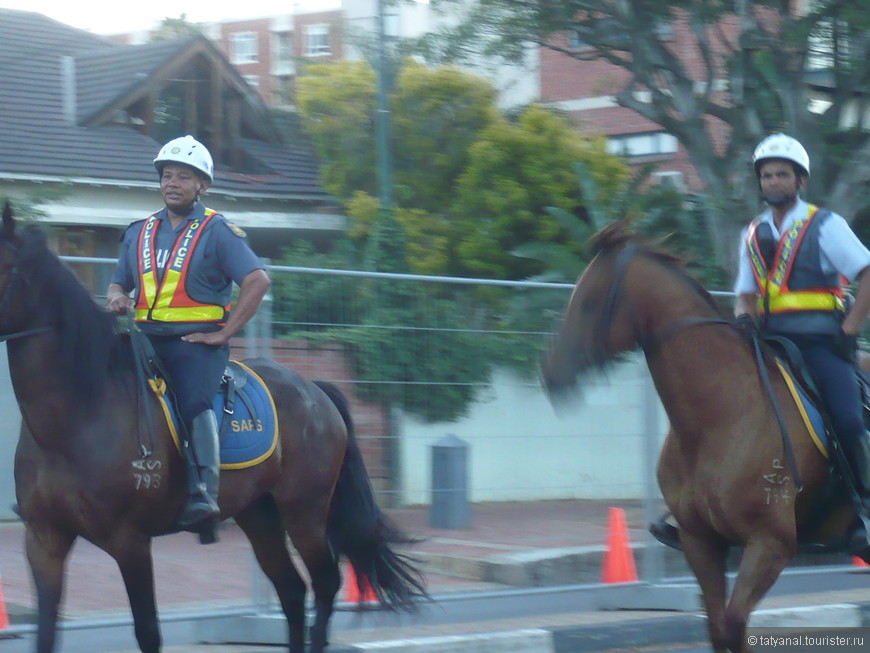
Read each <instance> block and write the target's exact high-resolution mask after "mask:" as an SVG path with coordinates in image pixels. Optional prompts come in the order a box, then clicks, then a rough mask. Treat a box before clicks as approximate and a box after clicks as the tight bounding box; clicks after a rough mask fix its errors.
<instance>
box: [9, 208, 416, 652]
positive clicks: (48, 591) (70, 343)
mask: <svg viewBox="0 0 870 653" xmlns="http://www.w3.org/2000/svg"><path fill="white" fill-rule="evenodd" d="M0 335H2V336H3V338H4V339H6V340H7V341H8V344H7V346H8V355H9V368H10V373H11V377H12V384H13V387H14V389H15V396H16V398H17V400H18V404H19V406H20V408H21V414H22V416H23V421H24V428H23V429H22V435H21V438H20V440H19V443H18V449H17V452H16V456H15V485H16V492H17V496H18V502H19V510H20V512H21V515H22V518H23V519H24V520H25V522H26V545H25V546H26V552H27V560H28V562H29V564H30V568H31V571H32V575H33V580H34V584H35V588H36V594H37V600H38V609H39V624H38V634H37V641H36V651H37V653H51V651H53V650H54V645H55V638H56V631H57V618H58V610H59V606H60V602H61V595H62V589H63V577H64V564H65V561H66V559H67V555H68V554H69V552H70V548H71V547H72V545H73V542H74V541H75V540H76V538H78V537H83V538H85V539H86V540H88V541H90V542H92V543H93V544H95V545H96V546H98V547H100V548H101V549H103V550H104V551H106V552H107V553H108V554H109V555H111V556H112V557H113V558H114V559H115V560H116V561H117V563H118V567H119V568H120V571H121V575H122V577H123V579H124V584H125V586H126V590H127V595H128V597H129V599H130V607H131V610H132V613H133V621H134V626H135V633H136V639H137V641H138V643H139V648H140V649H141V650H142V651H143V653H159V651H160V647H161V638H160V631H159V624H158V619H157V611H156V605H155V596H154V577H153V567H152V558H151V538H152V537H154V536H158V535H163V534H166V533H168V532H171V530H172V527H173V521H174V519H175V517H176V515H177V514H178V513H179V511H180V510H181V508H182V506H183V504H184V501H185V496H186V484H185V479H184V473H185V465H184V464H183V462H182V459H181V457H180V456H179V453H178V451H177V450H176V447H175V446H173V444H172V442H171V440H170V436H169V430H168V428H167V427H166V425H165V424H162V423H160V422H159V421H156V420H153V419H148V418H146V417H145V414H146V413H147V412H149V411H146V410H144V409H143V405H144V404H143V401H144V400H143V398H142V395H141V394H140V392H139V389H138V385H137V378H136V374H135V371H134V367H133V356H132V354H131V347H130V342H129V337H128V336H124V335H117V334H116V333H115V319H114V317H113V316H112V315H110V314H108V313H106V312H105V311H104V310H102V309H101V308H100V307H98V306H97V304H96V303H95V302H94V301H93V299H92V298H91V296H90V295H89V294H88V292H87V291H86V290H85V289H84V288H83V287H82V286H81V285H80V284H79V283H78V281H77V280H76V278H75V277H74V275H73V274H72V273H71V271H70V270H69V269H68V268H67V267H66V266H64V264H63V263H62V262H61V261H60V260H59V259H58V258H57V257H56V256H55V255H54V254H52V253H51V252H50V251H49V249H48V248H47V246H46V239H45V235H44V233H43V232H42V231H41V230H40V229H39V228H38V227H36V226H27V227H23V228H22V227H20V226H17V225H16V223H15V221H14V219H13V217H12V213H11V210H10V209H9V207H8V205H7V207H6V209H5V210H4V213H3V224H2V227H0ZM248 364H249V366H250V367H251V368H252V369H253V370H255V371H256V373H257V374H258V375H259V376H260V377H261V378H262V379H263V380H264V381H265V382H266V384H267V386H268V387H269V389H270V391H271V393H272V396H273V398H274V402H275V405H276V409H277V414H278V422H279V429H280V440H279V444H278V446H277V448H276V450H275V451H274V453H273V454H272V455H271V456H270V457H268V458H267V459H266V460H265V461H264V462H262V463H260V464H258V465H256V466H254V467H250V468H247V469H240V470H230V471H224V472H223V473H222V475H221V484H220V506H221V514H222V517H223V518H229V517H233V518H235V520H236V522H237V523H238V525H239V526H240V527H241V529H242V530H243V531H244V532H245V534H246V535H247V537H248V538H249V540H250V542H251V545H252V547H253V549H254V553H255V554H256V557H257V561H258V562H259V564H260V566H261V567H262V569H263V571H264V572H265V574H266V576H267V577H268V578H269V579H270V581H271V582H272V584H273V585H274V587H275V590H276V592H277V595H278V599H279V601H280V604H281V609H282V610H283V612H284V615H285V616H286V618H287V622H288V627H289V636H288V644H289V650H290V651H291V652H293V653H302V651H304V650H305V641H304V640H305V635H306V631H305V595H306V584H305V582H304V581H303V579H302V577H301V576H300V574H299V572H298V571H297V570H296V568H295V566H294V564H293V562H292V560H291V557H290V555H289V553H288V549H287V544H286V536H289V537H290V539H291V541H292V542H293V545H294V546H295V548H296V550H297V551H298V552H299V555H300V557H301V558H302V560H303V562H304V564H305V567H306V568H307V570H308V573H309V575H310V578H311V585H312V589H313V592H314V605H315V609H316V617H315V620H314V624H313V626H312V627H311V631H310V650H311V651H313V652H315V653H320V652H322V651H323V650H324V647H325V646H326V645H327V627H328V622H329V619H330V616H331V614H332V610H333V602H334V599H335V595H336V592H337V591H338V589H339V585H340V572H339V566H338V559H337V557H338V556H340V555H344V556H346V557H347V558H348V559H349V561H350V562H351V564H352V566H353V568H354V570H355V573H356V575H357V578H358V580H359V582H360V583H363V582H369V583H370V584H371V585H372V586H373V587H374V589H375V591H376V593H377V595H378V598H379V599H380V601H381V603H383V604H384V605H386V606H388V607H392V608H402V609H411V608H412V607H413V605H414V603H415V601H416V599H417V598H419V597H423V596H425V595H426V592H425V588H424V585H423V582H422V578H421V577H420V575H419V574H418V573H417V571H416V570H415V569H414V568H413V566H412V565H411V564H410V562H409V561H408V559H406V558H404V557H403V556H401V555H400V554H398V553H396V552H395V551H394V550H393V549H392V547H391V544H395V543H404V542H407V541H408V540H407V538H405V537H404V536H403V535H402V534H401V533H400V532H399V531H398V530H397V529H396V528H395V527H394V526H393V525H392V524H391V523H390V521H389V520H388V519H387V518H386V516H385V515H384V514H383V513H382V512H381V510H380V509H379V508H378V506H377V504H376V503H375V497H374V494H373V491H372V487H371V484H370V482H369V478H368V475H367V473H366V470H365V466H364V464H363V460H362V457H361V454H360V450H359V448H358V446H357V443H356V441H355V439H354V436H353V426H352V422H351V418H350V413H349V411H348V406H347V402H346V400H345V398H344V396H343V395H342V394H341V392H340V391H338V389H337V388H335V386H332V385H330V384H326V383H314V382H311V381H308V380H306V379H305V378H303V377H301V376H299V375H298V374H295V373H293V372H291V371H289V370H287V369H285V368H283V367H281V366H278V365H276V364H274V363H271V362H269V361H266V360H254V361H250V362H249V363H248ZM149 401H151V403H152V405H151V406H150V413H151V415H152V416H153V415H157V414H159V407H158V404H157V403H156V401H155V400H154V399H153V397H149ZM149 424H154V425H155V429H154V432H153V433H149V432H148V428H149ZM143 441H145V442H150V444H151V448H152V449H153V450H152V451H151V452H150V453H148V452H145V451H143V448H142V447H141V443H142V442H143ZM192 544H193V543H192Z"/></svg>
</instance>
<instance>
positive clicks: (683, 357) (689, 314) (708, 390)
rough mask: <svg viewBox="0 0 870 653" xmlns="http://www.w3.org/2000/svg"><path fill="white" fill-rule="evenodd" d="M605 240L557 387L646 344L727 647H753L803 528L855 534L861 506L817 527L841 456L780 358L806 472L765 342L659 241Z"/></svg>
mask: <svg viewBox="0 0 870 653" xmlns="http://www.w3.org/2000/svg"><path fill="white" fill-rule="evenodd" d="M593 247H594V248H595V249H596V251H597V255H596V256H595V258H594V259H593V260H592V262H591V263H590V264H589V266H588V267H587V268H586V270H585V271H584V272H583V274H582V276H581V277H580V279H579V281H578V282H577V285H576V287H575V288H574V291H573V294H572V296H571V299H570V302H569V303H568V307H567V309H566V311H565V314H564V318H563V323H562V325H561V328H560V330H559V333H558V336H557V337H556V339H555V342H554V343H553V345H552V347H551V349H550V351H549V353H548V355H547V357H546V359H545V361H544V365H543V370H542V375H543V382H544V384H545V386H546V387H547V389H548V391H549V392H550V394H551V397H554V398H556V397H558V396H559V395H560V394H564V391H566V390H568V389H570V388H572V387H573V386H574V385H575V383H576V381H577V380H578V375H580V377H582V375H583V373H585V372H589V371H591V370H594V369H596V368H601V367H603V366H605V365H607V364H608V363H610V362H612V361H613V360H614V357H615V356H616V355H617V354H618V353H620V352H625V351H629V350H634V349H636V348H637V347H638V346H639V347H641V348H642V349H643V352H644V354H645V357H646V361H647V364H648V366H649V370H650V373H651V374H652V378H653V381H654V383H655V386H656V389H657V390H658V394H659V397H660V398H661V401H662V403H663V405H664V408H665V410H666V412H667V414H668V417H669V419H670V427H671V428H670V432H669V433H668V435H667V438H666V440H665V443H664V448H663V450H662V453H661V458H660V460H659V466H658V480H659V485H660V486H661V490H662V493H663V495H664V499H665V502H666V503H667V505H668V508H669V509H670V510H671V511H672V512H673V514H674V517H675V518H676V521H677V522H678V525H679V539H680V543H681V545H682V549H683V551H684V553H685V556H686V560H687V561H688V563H689V565H690V567H691V569H692V571H693V572H694V574H695V576H696V578H697V580H698V583H699V585H700V587H701V591H702V593H703V602H704V607H705V608H706V612H707V618H708V630H709V635H710V640H711V643H712V645H713V649H714V650H715V651H717V653H721V652H724V651H726V650H729V651H748V650H749V648H748V646H747V644H746V625H747V621H748V619H749V615H750V613H751V611H752V610H753V608H754V607H755V605H756V604H757V603H758V601H759V600H761V598H762V597H763V596H764V595H765V593H766V592H767V591H768V589H769V588H770V587H771V585H773V583H774V582H775V581H776V579H777V577H778V576H779V574H780V572H782V570H783V568H784V567H785V566H786V565H787V564H788V562H789V561H790V560H791V558H792V556H793V555H794V554H795V551H796V548H797V545H798V533H799V532H801V531H802V530H806V529H808V528H812V530H813V531H814V532H813V533H807V534H806V535H807V537H808V538H810V539H811V540H813V541H823V542H824V541H832V540H835V539H836V538H840V540H841V541H843V542H845V541H846V538H845V535H846V533H847V532H848V529H849V525H850V522H851V519H852V514H851V509H850V507H849V504H848V502H847V501H846V500H845V499H843V500H842V501H839V503H838V506H837V508H836V509H834V508H830V507H829V509H828V510H827V511H826V512H824V513H823V515H824V517H823V519H821V520H820V521H821V522H823V523H819V524H816V521H817V519H816V517H817V515H818V514H819V506H818V505H817V504H818V502H819V500H820V499H819V498H820V495H821V493H822V491H823V489H824V488H825V486H826V484H827V482H828V477H829V464H828V461H827V460H826V458H825V457H824V456H823V455H822V454H821V453H820V452H819V450H818V449H817V448H816V446H814V444H813V442H812V440H811V437H810V434H809V432H808V430H807V428H806V427H805V425H804V422H803V420H802V419H801V417H800V415H799V413H798V410H797V409H796V408H795V406H794V404H793V403H792V401H791V399H790V395H789V392H788V390H787V388H786V385H785V383H784V382H783V380H782V378H781V376H779V375H778V373H777V372H776V368H775V367H774V366H773V365H772V364H771V362H770V360H769V359H768V360H767V361H766V362H765V366H766V369H767V372H768V374H769V378H770V380H771V384H772V388H773V393H774V395H775V398H776V401H777V402H778V404H779V406H780V407H781V410H782V414H783V418H784V423H785V426H786V429H787V433H788V436H787V437H788V441H789V442H790V443H791V444H790V446H791V448H792V450H793V454H794V460H795V461H796V465H795V467H796V469H795V468H792V466H791V465H790V464H789V457H790V456H789V454H788V453H787V449H788V446H787V445H786V444H784V443H785V439H784V437H783V435H782V433H781V430H780V426H779V424H778V421H777V418H776V416H775V412H774V409H773V408H772V405H773V404H772V402H771V397H770V396H769V395H768V393H767V392H766V391H765V389H764V384H763V383H762V381H761V376H760V368H759V366H758V364H757V362H756V358H755V356H754V354H753V347H752V346H751V343H750V342H749V341H748V339H747V337H746V336H745V335H742V334H741V333H740V331H739V330H738V329H736V328H735V327H734V326H733V325H732V324H731V321H730V320H728V319H726V318H724V317H723V316H722V315H721V314H720V311H719V309H718V308H717V306H716V304H715V302H714V300H713V298H712V296H711V295H710V294H709V293H708V292H706V291H705V290H704V289H703V288H702V287H701V286H700V285H699V284H698V283H697V282H696V281H695V280H694V279H692V278H691V277H690V276H689V275H688V274H687V273H686V272H685V271H684V270H683V269H682V267H681V264H680V261H679V260H678V259H677V258H676V257H674V256H672V255H671V254H668V253H667V252H665V251H663V250H661V249H660V248H653V247H650V246H645V245H644V244H642V243H641V242H639V240H638V239H637V238H636V237H635V236H633V235H632V234H631V233H630V232H629V230H628V228H627V227H626V225H624V224H622V223H615V224H613V225H610V226H609V227H607V228H605V229H604V230H602V231H601V232H600V233H599V234H598V235H597V236H596V238H595V240H594V241H593ZM795 472H797V474H796V473H795ZM795 478H799V479H800V481H801V483H802V485H803V489H802V490H801V491H800V492H798V491H797V489H796V487H795ZM803 535H804V534H803V533H801V536H802V539H803ZM734 545H736V546H740V547H743V555H742V558H741V561H740V567H739V571H738V574H737V578H736V581H735V583H734V586H733V589H732V591H731V594H730V596H727V583H726V576H725V572H726V556H727V553H728V550H729V547H731V546H734Z"/></svg>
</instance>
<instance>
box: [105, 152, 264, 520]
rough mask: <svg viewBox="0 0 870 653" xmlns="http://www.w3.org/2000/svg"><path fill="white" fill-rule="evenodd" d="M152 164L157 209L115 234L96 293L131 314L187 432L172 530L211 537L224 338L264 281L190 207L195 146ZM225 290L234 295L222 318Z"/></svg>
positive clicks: (202, 211)
mask: <svg viewBox="0 0 870 653" xmlns="http://www.w3.org/2000/svg"><path fill="white" fill-rule="evenodd" d="M154 166H155V168H156V169H157V173H158V179H159V181H160V193H161V195H162V197H163V202H164V204H165V206H164V208H162V209H161V210H160V211H158V212H157V213H154V214H153V215H151V216H149V217H148V218H146V219H144V220H140V221H138V222H134V223H133V224H131V225H130V226H129V227H128V228H127V230H126V231H125V232H124V235H123V237H122V239H121V248H120V255H119V258H118V265H117V268H116V269H115V273H114V275H113V277H112V281H111V283H110V285H109V289H108V291H107V293H106V296H107V301H108V309H109V310H110V311H112V312H114V313H119V314H125V313H126V312H127V311H128V310H131V309H133V310H135V319H136V323H137V325H138V327H139V328H140V329H141V331H142V332H143V333H145V334H146V335H147V336H148V338H149V340H150V342H151V343H152V344H153V346H154V349H155V352H156V354H157V356H158V357H159V359H160V361H161V362H162V364H163V366H164V368H165V369H166V371H167V373H168V376H169V380H170V383H171V385H172V388H173V390H174V392H175V395H176V400H177V405H178V411H179V413H180V415H179V417H180V419H181V420H183V422H184V424H185V426H186V427H187V430H188V433H189V434H190V445H191V447H192V449H193V460H194V461H195V462H194V463H193V464H191V465H189V479H188V486H189V499H188V503H187V505H186V506H185V509H184V511H183V512H182V514H181V515H180V516H179V518H178V520H177V525H178V526H179V527H180V528H183V529H185V530H191V531H197V532H202V531H205V530H208V531H210V532H212V533H213V532H214V527H215V524H216V523H217V520H218V518H219V515H220V510H219V509H218V504H217V495H218V470H219V467H220V462H219V443H218V431H217V420H216V418H215V414H214V411H213V409H212V401H213V399H214V396H215V394H216V393H217V391H218V388H219V387H220V382H221V378H222V375H223V372H224V369H225V367H226V364H227V361H228V359H229V341H230V338H231V337H232V336H233V335H235V334H236V333H237V332H238V331H239V330H240V329H241V328H242V327H243V326H244V324H245V323H246V322H247V321H248V320H249V319H250V318H251V317H253V315H254V314H255V313H256V312H257V309H258V308H259V306H260V302H261V301H262V299H263V297H264V295H265V294H266V291H267V290H268V288H269V285H270V280H269V277H268V275H267V274H266V272H265V269H264V266H263V264H262V262H261V261H260V259H259V258H258V257H257V256H256V255H255V254H254V253H253V252H252V251H251V249H250V248H249V247H248V245H247V243H246V242H245V239H244V236H245V233H244V232H243V231H242V230H241V229H239V228H238V227H236V226H235V225H233V224H231V223H230V222H228V221H227V220H226V219H225V218H224V217H223V216H222V215H221V214H220V213H218V212H216V211H213V210H211V209H208V208H205V207H204V206H203V205H202V204H201V203H200V201H199V198H200V195H202V194H203V193H204V192H205V191H206V190H207V189H208V187H209V185H210V184H211V182H212V180H213V179H214V165H213V162H212V157H211V154H210V153H209V151H208V149H206V147H205V146H204V145H203V144H202V143H200V142H199V141H197V140H196V139H194V138H193V137H192V136H183V137H181V138H176V139H173V140H171V141H169V142H168V143H166V145H164V146H163V147H162V148H161V149H160V152H159V153H158V155H157V158H155V159H154ZM233 282H235V283H236V284H238V285H239V287H240V290H239V296H238V301H237V302H236V306H235V307H234V308H233V310H232V312H231V311H230V299H231V295H232V289H233ZM130 293H132V295H133V298H132V299H131V296H130Z"/></svg>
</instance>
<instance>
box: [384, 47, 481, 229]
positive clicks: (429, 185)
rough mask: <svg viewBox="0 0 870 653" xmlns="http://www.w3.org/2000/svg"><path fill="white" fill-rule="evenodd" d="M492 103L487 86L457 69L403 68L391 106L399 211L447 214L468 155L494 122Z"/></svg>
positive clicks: (406, 66)
mask: <svg viewBox="0 0 870 653" xmlns="http://www.w3.org/2000/svg"><path fill="white" fill-rule="evenodd" d="M495 101H496V92H495V89H494V88H493V87H492V85H491V84H490V83H489V82H487V81H486V80H484V79H482V78H480V77H477V76H475V75H471V74H469V73H467V72H463V71H461V70H459V69H458V68H454V67H451V66H439V67H436V68H428V67H426V66H423V65H421V64H418V63H416V62H413V61H411V60H409V61H408V62H407V63H406V64H405V65H404V66H403V67H402V69H401V71H400V73H399V76H398V79H397V81H396V88H395V91H394V92H393V95H392V98H391V103H390V104H391V106H392V130H393V150H394V166H395V173H394V177H395V183H396V187H397V195H398V197H399V202H398V203H399V204H400V205H403V206H413V207H414V208H415V209H423V210H425V211H429V212H432V213H440V212H443V211H444V210H445V207H446V205H447V204H449V198H450V197H451V196H452V194H453V191H454V184H455V182H456V179H457V178H458V177H459V176H460V175H461V174H462V172H463V170H464V169H465V166H466V165H467V162H468V156H469V149H470V148H471V146H472V145H473V144H474V143H475V142H476V141H477V140H478V138H479V137H480V134H481V132H482V131H483V130H484V129H486V128H487V127H488V126H489V125H491V124H492V123H493V122H495V121H496V120H497V119H498V111H497V109H496V105H495Z"/></svg>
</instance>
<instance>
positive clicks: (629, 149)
mask: <svg viewBox="0 0 870 653" xmlns="http://www.w3.org/2000/svg"><path fill="white" fill-rule="evenodd" d="M607 151H608V152H610V153H611V154H617V155H619V156H628V157H632V156H654V155H661V154H673V153H674V152H676V151H677V139H676V137H674V136H671V135H670V134H666V133H664V132H655V133H651V134H630V135H627V136H612V137H611V138H610V139H609V140H608V142H607Z"/></svg>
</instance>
